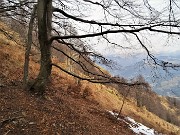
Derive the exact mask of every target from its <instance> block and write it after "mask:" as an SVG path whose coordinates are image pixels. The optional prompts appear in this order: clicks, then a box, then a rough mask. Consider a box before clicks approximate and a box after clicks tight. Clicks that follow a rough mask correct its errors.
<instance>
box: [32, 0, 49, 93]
mask: <svg viewBox="0 0 180 135" xmlns="http://www.w3.org/2000/svg"><path fill="white" fill-rule="evenodd" d="M37 18H38V35H39V37H38V39H39V44H40V51H41V66H40V72H39V75H38V77H37V78H36V80H35V82H34V84H33V86H32V88H31V90H33V91H34V92H35V93H37V94H39V95H42V94H43V93H44V90H45V86H46V84H47V82H48V79H49V76H50V74H51V69H52V65H51V44H50V43H49V38H50V36H51V22H52V0H38V5H37Z"/></svg>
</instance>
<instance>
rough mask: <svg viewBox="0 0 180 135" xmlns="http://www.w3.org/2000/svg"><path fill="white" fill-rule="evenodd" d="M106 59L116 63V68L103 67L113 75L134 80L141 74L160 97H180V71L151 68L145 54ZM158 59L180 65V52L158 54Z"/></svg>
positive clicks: (111, 56) (116, 56)
mask: <svg viewBox="0 0 180 135" xmlns="http://www.w3.org/2000/svg"><path fill="white" fill-rule="evenodd" d="M106 57H107V58H108V59H110V60H112V61H113V62H114V63H115V68H112V69H111V68H108V67H105V66H103V67H104V68H105V69H107V70H108V71H109V72H110V73H112V74H113V75H118V76H122V77H125V78H128V79H132V78H134V77H136V76H138V75H139V74H141V75H143V77H144V78H145V79H146V81H148V82H149V83H150V84H151V86H152V87H153V90H154V91H155V92H156V93H158V94H159V95H164V96H175V97H176V96H177V97H180V69H178V70H174V69H168V70H167V71H168V72H166V71H165V70H164V69H163V68H162V67H154V66H150V65H149V64H147V63H146V60H145V59H146V58H147V56H146V55H143V54H137V55H133V56H129V57H121V56H118V55H114V56H113V55H109V56H106ZM156 57H157V58H158V59H159V60H163V61H168V62H172V63H176V64H178V63H180V52H178V51H177V52H173V53H162V54H158V55H156Z"/></svg>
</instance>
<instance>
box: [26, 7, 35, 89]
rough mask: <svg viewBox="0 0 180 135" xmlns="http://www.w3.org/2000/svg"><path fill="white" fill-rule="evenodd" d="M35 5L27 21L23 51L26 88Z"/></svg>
mask: <svg viewBox="0 0 180 135" xmlns="http://www.w3.org/2000/svg"><path fill="white" fill-rule="evenodd" d="M36 8H37V7H36V5H35V6H34V9H33V11H32V15H31V19H30V22H29V29H28V39H27V46H26V52H25V62H24V77H23V88H24V89H26V88H27V82H28V74H29V54H30V50H31V45H32V31H33V23H34V18H35V14H36Z"/></svg>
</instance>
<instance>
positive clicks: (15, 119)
mask: <svg viewBox="0 0 180 135" xmlns="http://www.w3.org/2000/svg"><path fill="white" fill-rule="evenodd" d="M0 29H1V30H3V31H1V32H0V38H1V40H0V63H1V65H0V106H1V108H0V133H2V134H6V135H15V134H22V135H23V134H24V135H27V134H28V135H31V134H34V135H45V134H47V135H49V134H56V135H80V134H85V135H95V134H96V135H102V134H103V135H124V134H125V135H133V134H135V133H133V132H132V130H130V128H129V126H128V125H127V123H126V122H125V121H118V120H116V119H114V117H112V115H110V113H108V112H109V111H115V112H118V111H119V110H120V108H121V106H122V102H123V96H122V95H121V94H119V93H118V90H117V89H115V88H114V87H112V86H105V85H101V84H92V83H89V82H87V81H79V83H77V80H76V79H75V78H73V77H72V76H69V75H67V74H65V73H63V72H62V71H60V70H59V69H56V68H53V72H52V78H51V83H49V85H48V87H47V90H46V93H45V94H44V96H43V97H37V96H35V95H34V94H32V93H30V92H28V91H24V90H22V76H23V60H24V58H23V57H24V48H23V47H22V45H21V44H20V43H21V42H20V40H18V39H19V37H18V34H17V33H15V32H12V31H11V30H10V29H9V28H8V27H6V26H5V25H4V24H2V23H0ZM4 32H5V33H4ZM7 33H9V34H10V35H11V36H12V37H13V38H14V39H16V41H17V43H16V42H14V41H12V38H10V37H9V36H8V35H9V34H7ZM32 53H33V52H32ZM53 61H54V62H55V63H57V64H58V63H59V60H58V59H57V58H53ZM59 64H61V65H62V66H64V67H66V66H67V65H66V63H62V62H61V63H59ZM38 69H39V65H38V60H37V59H36V58H35V57H34V56H33V55H32V56H31V57H30V77H31V78H35V76H36V75H37V71H38ZM124 116H129V117H131V118H133V119H135V120H136V121H138V122H141V123H143V124H144V125H146V126H149V127H150V128H154V129H155V130H157V131H158V132H161V133H166V134H169V135H174V134H175V135H179V131H180V129H179V127H177V126H175V125H173V124H170V123H168V122H166V121H164V120H162V119H160V118H159V117H158V116H156V115H154V114H153V113H151V112H149V111H147V109H146V108H145V107H137V105H136V102H135V101H134V100H133V99H131V98H127V100H126V102H125V105H124V107H123V110H122V113H121V117H122V118H123V117H124Z"/></svg>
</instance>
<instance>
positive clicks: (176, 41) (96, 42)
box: [75, 0, 180, 55]
mask: <svg viewBox="0 0 180 135" xmlns="http://www.w3.org/2000/svg"><path fill="white" fill-rule="evenodd" d="M92 1H94V2H95V1H96V0H92ZM144 1H146V0H144ZM174 1H175V2H176V3H173V13H174V14H175V19H177V20H178V18H179V19H180V9H179V7H180V1H178V0H174ZM135 2H136V4H143V0H139V1H138V0H136V1H135ZM149 5H150V6H151V8H152V11H153V13H150V12H149V11H148V10H147V9H145V8H144V7H145V6H144V7H143V8H139V9H138V8H136V10H139V12H140V13H142V14H146V15H148V14H151V15H152V17H156V15H157V14H158V13H161V14H160V16H161V17H162V18H165V17H166V18H167V17H168V12H167V10H169V7H168V5H169V0H149ZM149 5H147V4H146V6H149ZM112 9H113V8H112ZM82 12H83V13H84V12H86V15H87V13H88V14H89V15H88V16H86V17H85V18H84V19H88V20H97V21H101V22H102V21H104V22H105V21H106V19H105V17H104V12H103V10H102V9H101V8H99V7H98V6H88V4H87V5H83V6H82ZM113 12H114V13H115V12H118V15H119V16H120V17H121V16H122V21H121V20H120V19H115V18H112V17H110V16H108V15H107V16H106V17H107V20H108V21H111V22H117V21H118V22H121V23H124V24H125V23H132V24H133V22H134V23H141V22H138V21H141V20H138V19H136V18H131V16H129V15H127V16H125V14H123V12H124V11H119V10H118V9H116V8H114V9H113ZM123 19H124V20H123ZM75 27H76V28H78V29H79V30H78V32H79V34H84V31H83V30H85V31H86V32H89V33H91V32H92V31H99V29H100V28H99V27H98V26H89V25H87V24H76V26H75ZM105 29H108V28H104V30H105ZM105 36H107V38H108V39H109V40H110V41H111V42H116V43H118V44H120V45H122V46H125V47H129V48H131V49H125V50H124V49H122V48H120V47H116V48H115V49H113V48H114V46H112V45H110V44H107V42H106V41H105V40H103V39H101V38H100V37H97V38H88V39H86V41H88V42H89V43H90V44H91V45H92V46H93V47H94V48H95V49H98V50H99V51H101V53H104V54H107V53H119V54H123V55H124V53H127V52H133V53H140V52H144V53H145V51H144V50H143V49H142V47H141V46H140V45H139V43H138V42H137V41H136V40H135V38H134V37H133V36H132V35H130V34H128V35H126V36H124V35H123V34H108V35H105ZM139 36H141V39H142V41H143V43H144V44H145V45H146V46H147V47H148V48H149V50H150V51H151V52H152V53H155V54H157V53H165V52H168V53H170V52H180V36H169V35H166V34H160V33H150V32H145V31H143V32H141V33H140V35H139Z"/></svg>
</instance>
